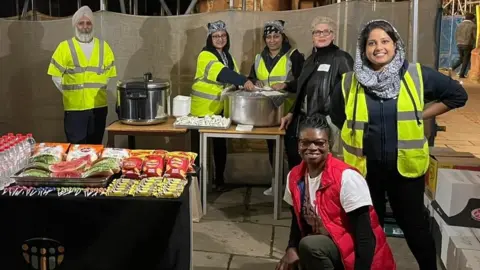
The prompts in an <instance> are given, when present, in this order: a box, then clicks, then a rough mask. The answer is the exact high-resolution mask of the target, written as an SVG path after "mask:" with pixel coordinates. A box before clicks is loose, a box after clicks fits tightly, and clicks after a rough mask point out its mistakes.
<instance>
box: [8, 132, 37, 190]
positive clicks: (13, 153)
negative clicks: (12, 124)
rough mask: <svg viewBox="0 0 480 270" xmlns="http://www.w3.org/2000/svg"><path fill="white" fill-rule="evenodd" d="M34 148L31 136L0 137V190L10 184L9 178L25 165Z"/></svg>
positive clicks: (11, 134) (10, 134) (9, 135)
mask: <svg viewBox="0 0 480 270" xmlns="http://www.w3.org/2000/svg"><path fill="white" fill-rule="evenodd" d="M34 147H35V139H34V138H33V136H32V134H27V135H23V134H17V135H14V134H13V133H9V134H7V135H3V136H2V137H0V189H3V187H4V186H6V185H9V184H10V183H11V179H10V176H12V175H13V174H14V173H16V172H17V171H19V170H20V169H22V168H23V167H25V166H26V165H27V163H28V159H29V158H30V156H31V155H32V152H33V149H34Z"/></svg>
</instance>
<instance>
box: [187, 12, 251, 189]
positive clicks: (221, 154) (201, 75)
mask: <svg viewBox="0 0 480 270" xmlns="http://www.w3.org/2000/svg"><path fill="white" fill-rule="evenodd" d="M207 27H208V37H207V44H206V46H205V47H204V48H203V49H202V51H201V52H200V54H199V55H198V58H197V71H196V73H195V80H194V83H193V85H192V92H191V94H190V96H191V98H192V102H191V114H192V115H193V116H199V117H203V116H206V115H222V114H223V108H224V102H223V100H221V99H220V95H221V92H222V90H223V89H224V88H226V87H227V86H228V85H236V86H243V87H244V88H245V89H247V90H253V89H254V88H255V86H254V84H253V83H252V82H251V81H249V80H248V79H247V78H246V77H245V76H243V75H241V74H239V73H238V67H237V63H236V62H235V59H233V57H232V55H231V54H230V53H229V52H228V49H229V48H230V36H229V35H228V32H227V28H226V25H225V23H224V22H223V21H216V22H213V23H209V24H208V25H207ZM192 136H194V139H193V140H192V141H195V137H196V138H197V140H196V141H198V137H199V136H198V132H192ZM213 158H214V163H215V181H214V184H215V188H216V189H217V190H218V191H222V190H224V187H225V186H224V184H225V183H224V179H223V177H224V176H223V173H224V171H225V164H226V160H227V142H226V140H225V139H223V138H215V139H214V140H213Z"/></svg>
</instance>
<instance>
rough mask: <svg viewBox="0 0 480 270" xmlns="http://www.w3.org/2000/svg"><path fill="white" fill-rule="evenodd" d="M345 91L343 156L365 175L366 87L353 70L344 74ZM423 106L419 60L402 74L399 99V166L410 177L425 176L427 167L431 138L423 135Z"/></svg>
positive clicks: (399, 169) (404, 174)
mask: <svg viewBox="0 0 480 270" xmlns="http://www.w3.org/2000/svg"><path fill="white" fill-rule="evenodd" d="M342 93H343V97H344V100H345V115H346V121H345V123H344V125H343V127H342V131H341V136H342V141H343V154H344V160H345V162H346V163H348V164H349V165H351V166H354V167H355V168H357V169H358V170H359V171H360V172H361V173H362V174H363V175H364V176H366V174H367V162H366V157H365V156H364V153H363V137H364V132H365V131H366V128H367V123H368V109H367V102H366V97H365V92H364V89H363V87H362V86H361V85H360V84H359V83H358V81H357V80H356V78H355V76H354V73H353V72H349V73H346V74H344V75H343V78H342ZM423 107H424V100H423V79H422V72H421V67H420V65H419V64H409V67H408V70H407V72H406V73H405V75H404V76H403V78H402V83H401V88H400V93H399V95H398V101H397V130H398V132H397V136H398V144H397V147H398V156H397V167H398V171H399V173H400V174H401V175H402V176H404V177H408V178H414V177H419V176H422V175H423V174H425V172H426V171H427V169H428V162H429V158H428V142H427V140H426V138H425V136H424V129H423V118H422V112H423ZM400 131H402V132H400Z"/></svg>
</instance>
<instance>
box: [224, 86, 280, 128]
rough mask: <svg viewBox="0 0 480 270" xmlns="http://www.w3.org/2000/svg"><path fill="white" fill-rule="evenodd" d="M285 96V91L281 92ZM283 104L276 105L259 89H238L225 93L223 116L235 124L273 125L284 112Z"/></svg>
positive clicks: (276, 124)
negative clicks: (251, 90)
mask: <svg viewBox="0 0 480 270" xmlns="http://www.w3.org/2000/svg"><path fill="white" fill-rule="evenodd" d="M283 94H284V96H283V97H286V95H287V94H286V93H283ZM284 110H285V108H284V104H283V103H282V104H281V105H280V106H276V105H275V104H274V102H273V101H272V99H271V97H267V96H265V95H263V94H262V93H261V92H260V91H253V92H250V91H244V90H238V91H233V92H230V93H228V94H227V100H226V104H225V116H226V117H230V118H231V119H232V121H233V122H234V123H236V124H242V125H253V126H255V127H273V126H278V125H280V122H281V119H282V117H283V113H284Z"/></svg>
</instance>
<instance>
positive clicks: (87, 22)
mask: <svg viewBox="0 0 480 270" xmlns="http://www.w3.org/2000/svg"><path fill="white" fill-rule="evenodd" d="M77 25H80V26H92V22H91V21H80V22H78V23H77Z"/></svg>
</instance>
